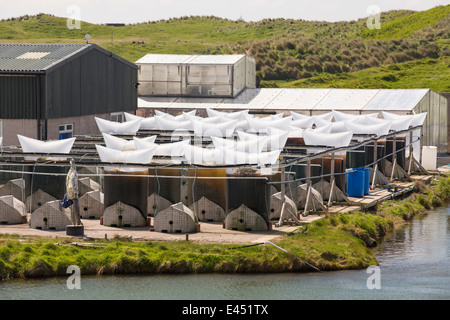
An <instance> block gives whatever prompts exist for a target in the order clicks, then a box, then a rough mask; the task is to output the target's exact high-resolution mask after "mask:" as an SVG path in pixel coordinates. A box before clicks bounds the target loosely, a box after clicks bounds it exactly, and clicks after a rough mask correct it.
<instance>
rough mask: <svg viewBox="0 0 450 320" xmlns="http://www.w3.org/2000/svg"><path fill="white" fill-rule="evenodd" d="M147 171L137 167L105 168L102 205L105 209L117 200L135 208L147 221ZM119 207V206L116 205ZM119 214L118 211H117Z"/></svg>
mask: <svg viewBox="0 0 450 320" xmlns="http://www.w3.org/2000/svg"><path fill="white" fill-rule="evenodd" d="M147 174H148V171H147V170H142V169H139V168H135V169H133V168H128V169H126V170H125V169H119V168H105V177H104V186H103V190H104V207H105V210H106V209H107V208H108V207H110V206H113V205H115V204H116V203H118V202H121V203H124V204H126V205H129V206H131V207H134V208H136V209H137V210H138V211H139V213H140V214H141V215H142V218H143V225H144V226H145V225H146V223H147V192H148V191H147V189H148V178H147ZM117 208H119V209H120V206H119V207H117ZM117 214H118V215H120V213H117Z"/></svg>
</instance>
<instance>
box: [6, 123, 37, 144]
mask: <svg viewBox="0 0 450 320" xmlns="http://www.w3.org/2000/svg"><path fill="white" fill-rule="evenodd" d="M0 121H1V122H2V134H3V142H2V145H3V147H5V146H11V145H18V144H19V139H17V134H21V135H23V136H26V137H30V138H33V139H37V121H36V120H33V119H31V120H30V119H3V120H0Z"/></svg>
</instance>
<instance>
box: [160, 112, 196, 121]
mask: <svg viewBox="0 0 450 320" xmlns="http://www.w3.org/2000/svg"><path fill="white" fill-rule="evenodd" d="M196 113H197V110H192V111H187V112H183V113H181V114H179V115H176V116H173V115H171V114H169V113H166V112H162V111H159V110H155V116H160V117H165V118H167V119H170V120H189V119H186V117H185V115H193V116H195V114H196Z"/></svg>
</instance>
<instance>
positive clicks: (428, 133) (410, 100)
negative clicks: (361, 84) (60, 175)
mask: <svg viewBox="0 0 450 320" xmlns="http://www.w3.org/2000/svg"><path fill="white" fill-rule="evenodd" d="M206 108H209V109H212V110H220V111H229V112H233V111H239V110H249V113H250V114H259V115H270V114H275V113H285V115H289V113H290V111H294V112H299V113H303V114H306V115H310V116H313V115H318V114H323V113H328V112H330V111H332V110H336V111H340V112H345V113H351V114H370V113H375V112H378V113H379V117H381V112H382V111H386V112H390V113H397V114H418V113H422V112H427V113H428V116H427V118H426V121H425V123H424V125H423V132H422V134H423V139H422V145H426V146H436V147H438V151H439V153H447V152H448V151H447V109H448V106H447V99H446V97H444V96H443V95H441V94H439V93H437V92H435V91H433V90H430V89H332V88H331V89H282V88H256V89H246V90H244V91H243V92H242V93H241V94H240V95H238V96H237V97H235V98H203V99H198V98H197V99H195V98H187V97H166V98H162V97H145V96H139V98H138V112H137V114H142V115H149V114H154V111H153V110H160V111H165V112H168V113H171V114H179V113H181V112H182V111H189V110H194V109H196V110H198V111H199V112H202V110H206ZM204 113H205V114H206V111H205V112H204Z"/></svg>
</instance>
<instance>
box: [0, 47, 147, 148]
mask: <svg viewBox="0 0 450 320" xmlns="http://www.w3.org/2000/svg"><path fill="white" fill-rule="evenodd" d="M137 69H138V68H137V66H136V65H135V64H133V63H131V62H129V61H127V60H125V59H123V58H121V57H119V56H117V55H115V54H113V53H111V52H109V51H107V50H105V49H103V48H101V47H99V46H97V45H95V44H11V43H3V44H0V128H1V130H0V137H3V146H8V145H15V144H17V142H18V141H17V137H16V135H17V134H22V135H24V136H27V137H31V138H35V139H40V140H47V139H63V138H68V137H71V136H75V135H82V134H91V133H96V132H98V130H97V126H96V123H95V121H94V117H93V116H92V115H96V116H98V117H101V118H105V119H108V120H109V119H110V118H111V117H112V118H114V117H115V113H122V112H123V111H128V112H134V111H135V110H136V108H137Z"/></svg>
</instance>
